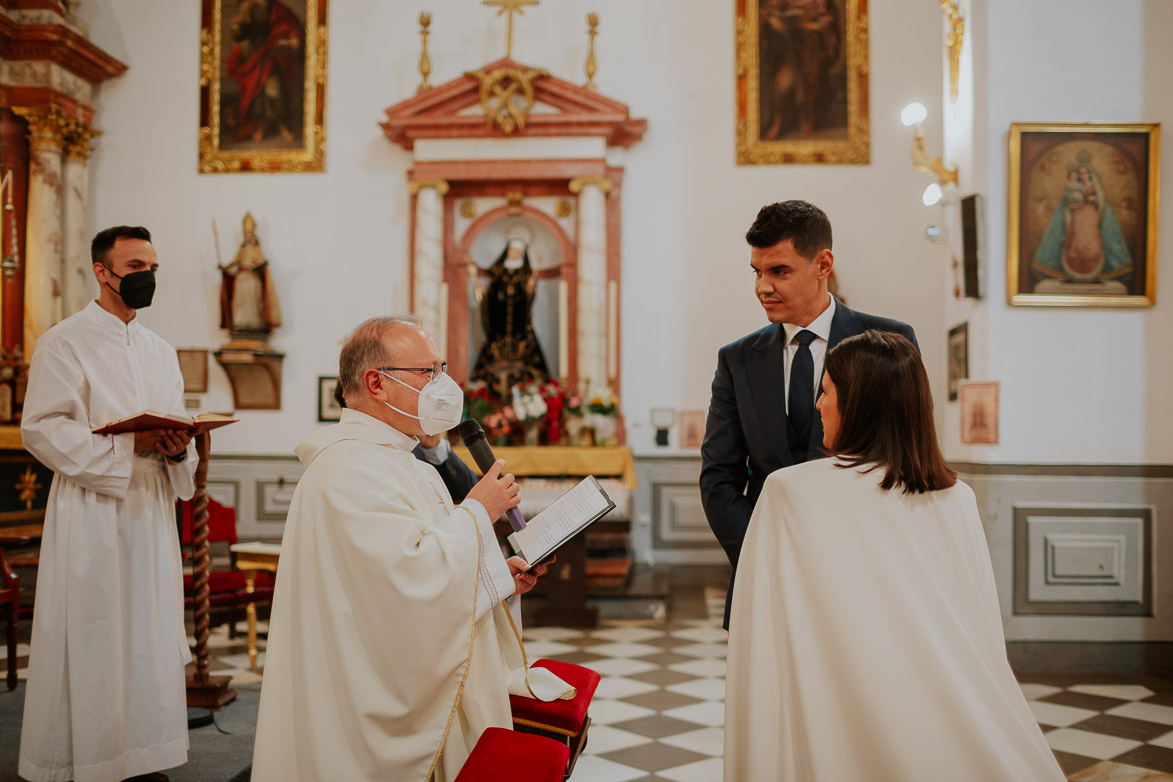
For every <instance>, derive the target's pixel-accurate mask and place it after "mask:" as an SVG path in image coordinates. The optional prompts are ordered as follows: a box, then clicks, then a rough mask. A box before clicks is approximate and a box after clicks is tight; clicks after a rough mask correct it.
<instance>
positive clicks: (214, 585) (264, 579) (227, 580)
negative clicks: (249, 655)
mask: <svg viewBox="0 0 1173 782" xmlns="http://www.w3.org/2000/svg"><path fill="white" fill-rule="evenodd" d="M179 515H180V523H181V526H180V536H179V539H180V542H181V543H182V544H183V546H184V555H185V556H186V555H187V549H188V547H189V546H190V545H191V542H192V505H191V503H190V502H187V501H183V502H180V503H179ZM236 542H237V537H236V509H235V508H231V507H228V506H226V505H221V504H220V503H218V502H216V501H215V500H214V499H212V498H211V497H208V544H209V545H215V544H224V545H225V546H231V545H232V544H234V543H236ZM229 558H230V560H231V562H232V564H231V565H230V566H229V568H228V569H227V570H212V571H210V572H209V573H208V592H209V594H208V602H209V605H210V607H211V626H212V627H216V626H218V625H222V624H224V623H225V622H227V623H229V629H230V630H231V631H232V634H233V635H235V631H236V623H237V622H238V621H241V620H243V619H244V618H245V606H246V605H247V604H248V602H249V600H250V599H251V600H252V601H253V602H255V603H256V604H257V605H258V606H267V605H269V604H270V603H272V602H273V574H272V573H264V572H262V573H258V574H257V579H256V583H255V584H254V592H253V594H252V595H251V596H248V595H247V594H246V591H245V575H244V573H242V572H240V571H239V570H237V569H236V567H235V563H236V555H235V554H232V553H231V552H229ZM194 582H195V578H194V576H193V575H192V574H191V573H190V572H189V573H185V574H184V576H183V608H184V610H185V611H190V610H191V609H192V605H193V600H194V594H193V589H194Z"/></svg>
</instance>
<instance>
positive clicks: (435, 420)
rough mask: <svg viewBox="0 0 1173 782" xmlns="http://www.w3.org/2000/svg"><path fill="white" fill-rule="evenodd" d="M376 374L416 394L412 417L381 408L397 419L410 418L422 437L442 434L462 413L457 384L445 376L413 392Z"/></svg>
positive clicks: (397, 380) (397, 410)
mask: <svg viewBox="0 0 1173 782" xmlns="http://www.w3.org/2000/svg"><path fill="white" fill-rule="evenodd" d="M378 372H379V374H380V375H382V376H383V377H385V378H388V379H389V380H394V381H395V382H396V383H398V384H399V385H401V386H407V387H408V388H410V389H411V390H412V391H415V392H416V393H417V394H419V396H420V399H419V406H418V408H417V410H418V415H412V414H411V413H409V412H407V411H406V410H400V409H399V408H398V407H395V406H394V405H392V404H391V403H390V402H384V403H383V404H385V405H387V407H390V408H391V409H392V410H394V411H395V412H397V413H399V414H400V415H405V416H407V417H408V418H414V419H415V420H417V421H419V422H420V429H422V430H423V433H424V434H426V435H433V434H443V433H444V432H447V431H448V430H449V429H451V428H452V427H454V426H456V425H457V424H458V423H460V417H461V415H462V414H463V413H464V391H462V390H461V388H460V386H459V385H458V384H457V382H456V381H455V380H453V379H452V378H451V377H450V376H449V375H448V373H447V372H443V373H440V374H439V375H438V376H437V377H436V379H435V380H432V381H429V382H428V384H427V385H426V386H424V387H423V388H422V389H421V388H413V387H412V386H410V385H408V384H407V383H404V382H403V381H402V380H400V379H399V378H397V377H392V376H391V375H388V374H387V373H386V372H384V371H383V370H381V369H380V370H378Z"/></svg>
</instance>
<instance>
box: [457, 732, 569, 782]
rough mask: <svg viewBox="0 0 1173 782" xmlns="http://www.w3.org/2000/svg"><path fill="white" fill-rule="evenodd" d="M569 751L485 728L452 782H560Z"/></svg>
mask: <svg viewBox="0 0 1173 782" xmlns="http://www.w3.org/2000/svg"><path fill="white" fill-rule="evenodd" d="M569 755H570V750H569V749H568V748H567V746H566V745H565V744H562V743H561V742H558V741H553V740H551V739H547V738H543V737H541V736H534V735H530V734H527V733H518V732H517V731H512V730H506V729H505V728H487V729H486V730H485V732H484V733H482V734H481V737H480V738H479V739H477V745H476V746H475V747H473V750H472V754H471V755H469V756H468V760H466V761H465V762H464V766H463V767H462V768H461V769H460V773H459V774H457V775H456V780H455V782H517V780H519V779H524V780H526V782H560V781H561V780H562V772H563V770H564V769H565V768H566V760H567V757H568V756H569Z"/></svg>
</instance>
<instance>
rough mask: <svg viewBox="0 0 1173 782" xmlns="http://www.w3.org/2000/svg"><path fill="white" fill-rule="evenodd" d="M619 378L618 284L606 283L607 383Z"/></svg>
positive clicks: (615, 282) (612, 281)
mask: <svg viewBox="0 0 1173 782" xmlns="http://www.w3.org/2000/svg"><path fill="white" fill-rule="evenodd" d="M618 376H619V283H618V282H617V281H616V280H611V281H610V282H608V283H607V382H608V383H613V382H615V378H616V377H618Z"/></svg>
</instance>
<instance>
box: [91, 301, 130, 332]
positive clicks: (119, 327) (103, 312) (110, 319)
mask: <svg viewBox="0 0 1173 782" xmlns="http://www.w3.org/2000/svg"><path fill="white" fill-rule="evenodd" d="M84 312H85V313H86V315H87V316H88V317H89V318H90V320H92V321H94V322H95V323H96V324H98V325H99V326H101V327H102V328H103V329H106V330H107V331H113V332H115V333H117V334H118V335H119V336H122V335H130V334H134V333H135V332H136V331H137V330H138V313H135V317H134V318H132V319H131V321H130V323H124V322H123V321H122V318H120V317H118V316H117V315H115V314H114V313H113V312H110V311H108V310H107V309H106V308H105V307H103V306H102V305H101V304H99V303H98V300H97V299H94V300H93V301H91V302H90V303H89V304H87V305H86V308H85V310H84Z"/></svg>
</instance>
